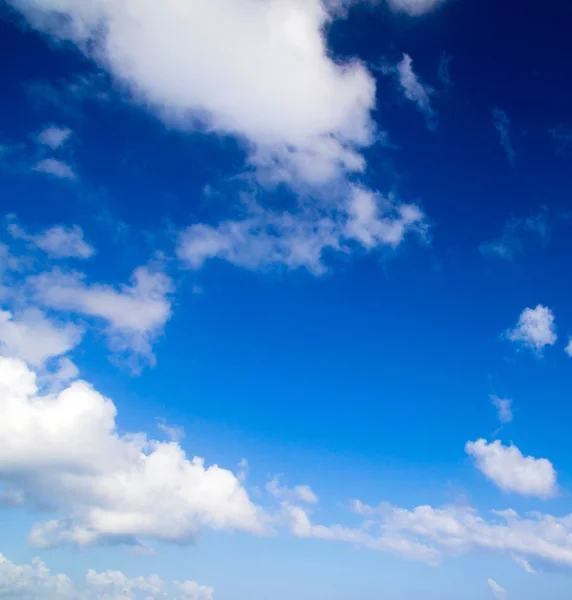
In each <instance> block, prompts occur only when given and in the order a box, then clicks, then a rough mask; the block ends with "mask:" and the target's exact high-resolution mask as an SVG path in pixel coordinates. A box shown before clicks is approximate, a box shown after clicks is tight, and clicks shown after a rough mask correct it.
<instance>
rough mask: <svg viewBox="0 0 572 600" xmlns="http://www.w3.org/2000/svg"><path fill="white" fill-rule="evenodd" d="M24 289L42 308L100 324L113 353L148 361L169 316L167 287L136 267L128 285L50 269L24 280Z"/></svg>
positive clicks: (159, 276) (165, 280)
mask: <svg viewBox="0 0 572 600" xmlns="http://www.w3.org/2000/svg"><path fill="white" fill-rule="evenodd" d="M27 287H28V289H29V290H30V293H31V295H32V297H33V298H34V300H35V301H36V302H38V303H39V304H41V305H43V306H46V307H48V308H51V309H55V310H58V311H63V312H69V313H76V314H80V315H85V316H88V317H93V318H96V319H98V320H101V321H102V322H103V323H104V324H105V327H106V329H105V331H106V333H107V336H108V339H109V342H110V345H111V348H112V350H113V351H115V352H118V353H121V354H126V355H127V356H128V357H130V358H132V359H133V360H135V361H138V360H141V359H143V360H146V361H148V362H150V363H153V362H154V356H153V352H152V343H153V341H154V340H155V339H156V337H157V336H158V335H159V333H160V332H161V331H162V329H163V327H164V325H165V323H166V322H167V321H168V319H169V318H170V316H171V300H170V295H171V292H172V291H173V283H172V281H171V279H170V278H169V277H168V276H167V275H165V274H164V273H163V272H162V271H160V270H152V269H151V268H149V267H139V268H137V269H136V270H135V271H134V272H133V275H132V278H131V283H130V284H129V285H122V286H119V287H114V286H111V285H107V284H99V283H88V282H87V281H86V277H85V276H84V275H83V274H82V273H78V272H69V271H62V270H61V269H53V270H52V271H47V272H44V273H40V274H39V275H33V276H30V277H28V279H27ZM134 366H135V365H134Z"/></svg>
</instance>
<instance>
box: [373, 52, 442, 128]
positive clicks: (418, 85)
mask: <svg viewBox="0 0 572 600" xmlns="http://www.w3.org/2000/svg"><path fill="white" fill-rule="evenodd" d="M382 72H384V73H386V74H390V75H393V76H394V77H395V78H396V80H397V83H398V84H399V87H400V88H401V91H402V92H403V94H404V96H405V97H406V98H407V100H410V101H411V102H413V103H414V104H415V106H416V107H417V110H419V112H421V113H422V114H423V115H425V118H426V120H427V126H428V127H429V129H432V130H433V129H435V128H436V127H437V115H436V114H435V111H434V110H433V106H432V105H431V95H432V94H433V89H432V88H430V87H429V86H427V85H425V84H424V83H422V82H421V80H420V79H419V77H418V76H417V75H416V74H415V72H414V71H413V60H412V58H411V57H410V56H409V54H403V57H402V59H401V60H400V61H399V62H398V63H397V65H395V67H387V66H384V67H382Z"/></svg>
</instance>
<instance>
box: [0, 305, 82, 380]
mask: <svg viewBox="0 0 572 600" xmlns="http://www.w3.org/2000/svg"><path fill="white" fill-rule="evenodd" d="M82 333H83V332H82V329H81V328H80V327H78V326H76V325H73V324H71V323H65V324H63V323H59V322H57V321H54V320H52V319H48V317H46V315H45V314H44V313H43V312H42V311H41V310H39V309H37V308H27V309H25V310H23V311H21V312H19V313H17V314H16V315H13V314H12V313H10V312H9V311H6V310H2V311H0V352H1V353H2V354H3V355H5V356H12V357H16V358H20V359H22V360H24V361H26V362H28V363H29V364H31V365H33V366H34V367H38V368H42V367H44V366H45V364H46V362H47V361H48V360H50V359H51V358H54V357H57V356H61V355H63V354H67V353H68V352H69V351H70V350H71V349H72V348H75V346H77V345H78V344H79V343H80V341H81V338H82Z"/></svg>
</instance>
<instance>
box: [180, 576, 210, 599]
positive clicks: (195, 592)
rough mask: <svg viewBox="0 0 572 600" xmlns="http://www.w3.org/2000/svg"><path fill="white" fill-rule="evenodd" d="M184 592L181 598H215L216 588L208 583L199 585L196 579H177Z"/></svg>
mask: <svg viewBox="0 0 572 600" xmlns="http://www.w3.org/2000/svg"><path fill="white" fill-rule="evenodd" d="M175 585H176V587H177V588H178V590H179V591H180V592H181V594H182V598H181V600H213V598H214V589H213V588H212V587H209V586H207V585H199V584H198V583H197V582H196V581H181V582H178V581H175Z"/></svg>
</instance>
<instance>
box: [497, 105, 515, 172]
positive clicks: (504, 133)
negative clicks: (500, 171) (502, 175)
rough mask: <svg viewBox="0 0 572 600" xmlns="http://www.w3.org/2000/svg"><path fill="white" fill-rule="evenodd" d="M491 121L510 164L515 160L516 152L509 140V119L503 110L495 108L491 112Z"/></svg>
mask: <svg viewBox="0 0 572 600" xmlns="http://www.w3.org/2000/svg"><path fill="white" fill-rule="evenodd" d="M493 120H494V124H495V127H496V129H497V131H498V132H499V135H500V143H501V146H502V147H503V149H504V151H505V153H506V156H507V158H508V160H509V162H510V163H511V164H514V161H515V160H516V152H515V151H514V147H513V145H512V141H511V139H510V119H509V118H508V115H507V114H506V113H505V112H504V110H500V109H499V108H496V109H495V110H493Z"/></svg>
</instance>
